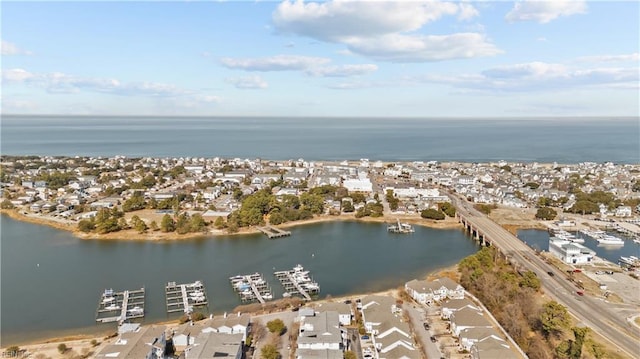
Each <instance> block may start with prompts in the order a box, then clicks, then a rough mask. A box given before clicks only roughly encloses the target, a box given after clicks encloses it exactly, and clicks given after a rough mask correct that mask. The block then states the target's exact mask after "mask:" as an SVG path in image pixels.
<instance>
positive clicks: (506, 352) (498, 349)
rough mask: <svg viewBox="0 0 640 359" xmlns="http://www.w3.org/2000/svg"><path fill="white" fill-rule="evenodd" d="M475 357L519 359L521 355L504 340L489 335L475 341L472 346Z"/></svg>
mask: <svg viewBox="0 0 640 359" xmlns="http://www.w3.org/2000/svg"><path fill="white" fill-rule="evenodd" d="M471 351H472V353H474V356H475V358H478V359H493V358H500V359H512V358H513V359H518V358H520V356H519V355H518V354H516V352H515V351H513V350H512V349H511V347H509V345H508V344H507V343H506V342H505V341H503V340H498V339H495V338H493V337H488V338H485V339H483V340H480V341H479V342H477V343H475V344H474V345H473V347H472V348H471Z"/></svg>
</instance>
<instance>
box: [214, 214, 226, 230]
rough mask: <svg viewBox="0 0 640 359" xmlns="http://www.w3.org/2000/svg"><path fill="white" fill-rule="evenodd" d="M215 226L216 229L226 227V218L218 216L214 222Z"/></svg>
mask: <svg viewBox="0 0 640 359" xmlns="http://www.w3.org/2000/svg"><path fill="white" fill-rule="evenodd" d="M213 226H214V227H216V229H222V228H224V219H222V217H217V218H216V220H215V222H213Z"/></svg>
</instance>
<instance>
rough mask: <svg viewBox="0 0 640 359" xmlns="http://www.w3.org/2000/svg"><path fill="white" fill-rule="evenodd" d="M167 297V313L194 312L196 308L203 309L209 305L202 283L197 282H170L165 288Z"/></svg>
mask: <svg viewBox="0 0 640 359" xmlns="http://www.w3.org/2000/svg"><path fill="white" fill-rule="evenodd" d="M165 293H166V296H167V313H175V312H184V313H187V314H188V313H191V312H193V308H194V307H203V306H206V305H207V304H208V303H207V294H206V292H205V289H204V284H202V282H200V281H199V280H198V281H195V282H193V283H188V284H176V282H169V283H167V286H166V287H165Z"/></svg>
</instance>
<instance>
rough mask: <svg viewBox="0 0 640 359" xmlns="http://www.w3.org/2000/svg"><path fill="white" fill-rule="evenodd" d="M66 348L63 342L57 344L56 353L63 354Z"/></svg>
mask: <svg viewBox="0 0 640 359" xmlns="http://www.w3.org/2000/svg"><path fill="white" fill-rule="evenodd" d="M68 349H69V348H67V345H66V344H65V343H60V344H58V353H60V354H64V353H65V352H66V351H67V350H68Z"/></svg>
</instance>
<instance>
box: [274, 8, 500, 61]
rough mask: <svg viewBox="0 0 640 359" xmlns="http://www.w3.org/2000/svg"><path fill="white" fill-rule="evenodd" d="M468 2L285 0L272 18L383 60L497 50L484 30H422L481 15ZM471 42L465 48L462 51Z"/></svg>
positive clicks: (285, 29) (290, 29)
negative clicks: (425, 32) (444, 21)
mask: <svg viewBox="0 0 640 359" xmlns="http://www.w3.org/2000/svg"><path fill="white" fill-rule="evenodd" d="M478 14H479V13H478V10H477V9H476V8H475V7H474V6H473V5H471V4H469V3H460V4H456V3H452V2H440V1H353V0H333V1H327V2H323V3H315V2H311V3H305V2H303V1H300V0H298V1H293V0H285V1H283V2H282V3H280V5H279V6H278V7H277V9H276V11H274V13H273V16H272V20H273V23H274V25H275V28H276V30H277V31H279V32H280V33H290V34H296V35H301V36H307V37H311V38H314V39H317V40H320V41H325V42H334V43H342V44H345V45H346V46H347V47H348V49H349V50H350V51H351V52H353V53H358V54H361V55H365V56H370V57H372V58H375V59H379V60H384V61H402V62H423V61H439V60H446V59H454V58H467V57H477V56H492V55H495V54H498V53H500V52H501V51H500V50H499V49H498V48H497V47H496V46H495V45H493V44H492V43H491V42H489V41H488V39H487V38H486V37H485V36H484V35H482V34H479V33H457V34H450V35H441V36H429V35H417V34H415V32H416V31H417V30H420V29H421V28H422V27H423V26H424V25H426V24H428V23H430V22H433V21H435V20H438V19H440V18H442V17H443V16H453V15H458V18H459V19H461V20H468V19H471V18H473V17H475V16H477V15H478ZM461 46H462V47H466V51H462V50H463V49H462V48H461Z"/></svg>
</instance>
